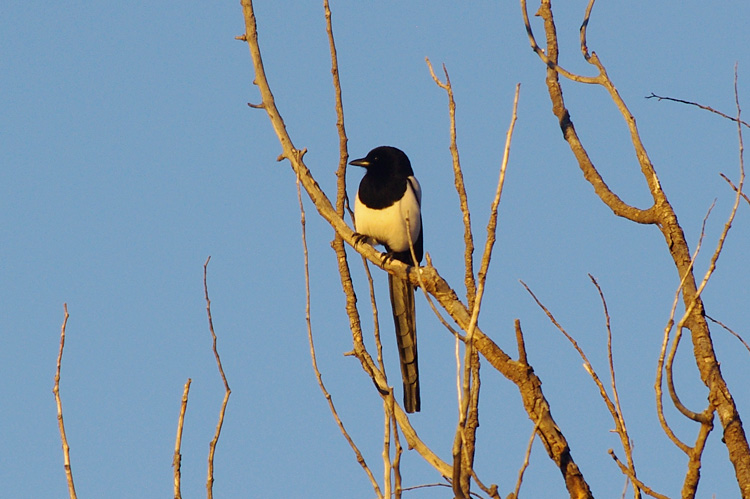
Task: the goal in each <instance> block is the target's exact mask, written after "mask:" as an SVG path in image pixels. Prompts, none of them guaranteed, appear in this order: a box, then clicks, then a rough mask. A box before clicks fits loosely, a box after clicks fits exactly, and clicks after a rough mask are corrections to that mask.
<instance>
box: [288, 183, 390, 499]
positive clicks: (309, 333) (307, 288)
mask: <svg viewBox="0 0 750 499" xmlns="http://www.w3.org/2000/svg"><path fill="white" fill-rule="evenodd" d="M297 200H298V201H299V211H300V225H301V227H302V251H303V255H304V263H305V322H306V323H307V341H308V343H309V344H310V359H311V361H312V367H313V371H315V378H316V379H317V380H318V386H319V387H320V391H322V392H323V396H324V397H325V399H326V401H327V402H328V408H329V409H330V411H331V414H332V415H333V419H334V420H336V424H337V425H338V427H339V430H340V431H341V433H342V435H344V438H345V439H346V441H347V442H348V443H349V446H350V447H351V448H352V450H353V451H354V454H355V456H356V458H357V462H358V463H359V465H360V466H361V467H362V469H363V470H364V472H365V474H366V475H367V477H368V478H369V479H370V483H371V484H372V487H373V489H374V490H375V494H377V496H378V497H379V498H381V499H382V498H383V493H382V492H381V490H380V486H379V485H378V481H377V480H376V479H375V476H374V475H373V474H372V471H371V470H370V468H369V466H367V463H366V462H365V458H364V457H363V456H362V453H361V452H360V451H359V447H357V444H355V443H354V440H352V437H351V436H350V435H349V432H347V431H346V428H345V427H344V423H343V422H342V421H341V418H340V417H339V414H338V411H337V410H336V407H335V406H334V404H333V398H332V397H331V394H330V393H328V390H327V389H326V387H325V384H324V383H323V376H322V375H321V374H320V370H319V369H318V361H317V358H316V355H315V343H314V342H313V333H312V321H311V318H310V266H309V260H308V254H307V232H306V229H305V223H306V222H305V207H304V205H303V204H302V190H301V188H300V181H299V177H297Z"/></svg>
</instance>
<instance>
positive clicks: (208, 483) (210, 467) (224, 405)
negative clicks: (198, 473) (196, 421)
mask: <svg viewBox="0 0 750 499" xmlns="http://www.w3.org/2000/svg"><path fill="white" fill-rule="evenodd" d="M210 260H211V257H210V256H209V257H208V258H206V263H204V264H203V294H204V296H205V298H206V314H207V315H208V329H209V330H210V331H211V342H212V349H213V352H214V358H215V359H216V367H217V368H218V369H219V374H220V375H221V381H222V382H223V383H224V400H223V401H222V403H221V410H219V421H218V422H217V423H216V431H215V432H214V438H213V439H212V440H211V443H210V444H209V446H208V478H207V480H206V491H207V492H208V499H212V498H213V496H214V492H213V488H214V453H215V452H216V444H217V443H218V442H219V436H220V435H221V428H222V426H224V414H225V413H226V411H227V403H228V402H229V396H230V395H231V394H232V390H231V389H230V388H229V382H227V377H226V375H225V374H224V367H223V366H222V365H221V358H220V357H219V351H218V350H217V349H216V333H215V332H214V321H213V318H212V317H211V299H210V298H209V297H208V279H207V274H208V270H207V269H208V262H209V261H210Z"/></svg>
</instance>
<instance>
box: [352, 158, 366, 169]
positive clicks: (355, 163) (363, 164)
mask: <svg viewBox="0 0 750 499" xmlns="http://www.w3.org/2000/svg"><path fill="white" fill-rule="evenodd" d="M349 164H350V165H352V166H361V167H364V168H367V167H368V166H370V162H369V161H367V158H360V159H355V160H353V161H349Z"/></svg>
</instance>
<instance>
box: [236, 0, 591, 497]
mask: <svg viewBox="0 0 750 499" xmlns="http://www.w3.org/2000/svg"><path fill="white" fill-rule="evenodd" d="M242 7H243V13H244V16H245V28H246V35H245V39H246V41H247V43H248V46H249V48H250V54H251V57H252V60H253V67H254V70H255V79H254V82H255V84H256V85H257V86H258V88H259V90H260V94H261V98H262V102H263V104H264V106H263V109H264V111H265V112H266V113H267V114H268V117H269V120H270V121H271V124H272V126H273V128H274V130H275V132H276V134H277V136H278V137H279V141H280V144H281V147H282V153H281V155H280V156H279V157H280V158H283V159H287V160H288V161H289V162H290V165H291V167H292V169H293V170H294V171H295V173H296V175H297V176H298V177H299V179H300V182H301V184H302V186H303V187H304V189H305V191H306V192H307V194H308V196H309V197H310V199H311V201H312V202H313V204H314V205H315V207H316V209H317V210H318V213H320V215H321V216H322V217H323V219H325V220H326V221H327V222H328V223H329V224H330V225H331V227H332V228H333V229H334V230H335V231H336V233H337V234H338V235H339V236H341V239H342V240H343V241H345V242H346V243H347V244H349V245H350V246H352V247H353V248H355V249H356V250H357V251H358V252H359V253H360V254H361V255H363V256H365V257H366V258H367V259H368V260H369V261H370V262H372V263H374V264H375V265H377V266H378V267H381V268H383V269H384V270H386V271H387V272H390V273H392V274H393V275H395V276H398V277H400V278H402V279H409V280H411V281H412V283H414V284H416V281H417V277H416V276H415V275H414V274H415V273H414V272H407V270H408V269H407V266H406V265H404V264H403V263H401V262H398V261H396V260H390V261H385V262H384V261H383V260H382V258H381V254H380V253H379V252H378V251H376V250H375V248H373V247H372V246H370V245H368V244H358V243H357V239H356V237H355V235H354V232H353V231H352V229H351V228H350V227H348V226H347V225H346V223H345V222H344V220H343V219H342V218H341V217H340V216H338V215H337V213H336V211H335V210H334V208H333V206H332V205H331V203H330V201H329V199H328V197H327V196H326V195H325V194H324V193H323V191H322V190H321V188H320V186H319V185H318V184H317V182H316V181H315V179H314V178H313V176H312V174H311V173H310V170H309V169H308V168H307V166H306V165H305V164H304V161H303V156H304V153H305V151H304V150H298V149H296V148H295V147H294V144H293V142H292V140H291V138H290V136H289V134H288V132H287V130H286V127H285V125H284V121H283V119H282V118H281V115H280V113H279V111H278V109H277V108H276V105H275V103H274V99H273V94H272V92H271V89H270V87H269V84H268V79H267V78H266V75H265V70H264V68H263V61H262V58H261V53H260V48H259V45H258V33H257V26H256V20H255V15H254V13H253V6H252V1H251V0H242ZM334 247H335V249H336V256H337V262H338V264H339V273H340V276H341V281H342V286H343V288H344V290H345V296H346V297H347V301H346V311H347V314H348V316H349V325H350V328H351V331H352V335H353V339H354V354H355V355H356V356H357V358H358V359H359V360H360V363H361V364H362V367H363V369H364V370H365V372H366V373H367V374H368V375H369V376H371V378H372V379H373V381H374V383H375V385H376V387H377V388H378V390H379V392H380V393H381V396H384V395H383V394H385V393H388V384H387V381H386V380H385V378H384V376H383V375H382V373H381V372H380V371H379V370H378V369H377V367H376V366H375V363H374V362H373V361H372V358H371V357H370V355H369V354H368V353H367V351H366V350H365V349H364V344H363V343H362V331H361V328H360V325H359V315H358V312H357V309H356V296H355V295H354V289H353V286H352V283H351V277H350V275H349V271H348V265H347V263H346V252H345V251H344V249H343V245H340V246H339V245H337V244H336V243H335V242H334ZM421 278H422V280H423V282H424V287H425V288H426V290H427V291H428V292H429V293H430V294H431V295H432V296H433V297H435V299H436V300H437V301H438V302H439V303H440V304H441V306H442V307H443V309H444V310H445V311H446V312H448V314H449V315H450V316H451V317H452V318H453V320H455V321H456V323H457V324H458V325H459V326H460V327H461V328H462V329H464V328H467V327H468V325H469V321H470V313H469V311H468V309H467V307H466V305H464V304H463V303H461V301H460V300H459V299H458V296H457V295H456V293H455V291H454V290H453V289H452V288H451V287H450V285H448V283H447V282H446V281H445V280H443V279H442V278H441V277H440V276H439V274H438V273H437V271H436V269H434V267H430V266H427V267H423V268H422V269H421ZM473 343H474V346H475V348H477V350H478V351H479V352H480V353H481V354H482V355H483V356H484V357H485V358H487V360H488V361H489V362H490V364H491V365H492V366H493V367H494V368H495V369H497V370H498V371H499V372H500V373H501V374H503V376H505V377H506V378H508V379H509V380H511V381H512V382H513V383H515V384H516V385H517V386H518V389H519V392H520V393H521V398H522V400H523V404H524V408H525V410H526V411H527V413H528V415H529V418H530V419H532V421H537V420H539V421H540V424H539V433H540V435H541V437H542V442H543V444H544V446H545V449H546V450H547V452H548V454H549V456H550V458H551V459H553V460H554V462H555V463H556V465H557V466H558V467H559V468H560V471H561V472H562V474H563V477H564V479H565V482H566V487H567V488H568V490H569V491H570V492H571V495H575V496H578V497H590V496H591V492H590V490H589V487H588V484H587V483H586V482H585V480H584V479H583V475H582V474H581V472H580V470H579V469H578V466H577V465H576V464H575V462H574V460H573V459H572V456H571V454H570V448H569V447H568V444H567V441H566V439H565V437H564V436H563V434H562V432H561V431H560V429H559V428H558V427H557V425H556V424H555V422H554V419H553V418H552V416H551V414H550V409H549V404H548V403H547V401H546V399H545V398H544V395H543V392H542V389H541V381H540V380H539V378H538V377H537V376H536V375H535V374H534V373H533V370H532V369H530V366H528V365H522V364H520V363H518V362H516V361H514V360H513V359H511V358H510V357H509V356H508V355H507V354H506V353H505V352H503V351H502V349H500V348H499V347H498V346H497V344H495V343H494V342H493V341H492V340H491V339H490V338H489V337H487V336H486V335H485V334H484V333H483V332H482V331H481V330H480V329H479V328H478V327H477V328H476V329H475V331H474V340H473ZM394 407H395V412H396V418H397V420H398V421H399V425H400V426H401V428H402V431H403V432H404V436H405V437H406V438H407V441H408V442H409V445H410V446H412V447H414V448H415V449H417V450H418V451H419V453H420V454H421V455H422V456H423V457H424V458H425V459H426V460H427V461H428V462H430V463H431V464H432V465H433V466H435V467H436V469H438V470H439V471H440V472H441V473H443V472H444V471H447V470H449V469H450V468H449V467H448V466H447V465H445V463H443V462H442V461H441V460H440V459H439V458H437V456H435V455H434V453H432V451H430V450H429V449H428V448H427V447H426V446H424V445H423V444H422V443H421V441H419V440H418V438H417V437H416V433H415V432H414V431H413V428H411V425H410V424H409V423H408V418H406V416H405V414H404V413H403V411H402V410H401V409H400V407H399V406H398V405H397V404H396V405H395V406H394ZM445 476H450V475H449V474H446V475H445Z"/></svg>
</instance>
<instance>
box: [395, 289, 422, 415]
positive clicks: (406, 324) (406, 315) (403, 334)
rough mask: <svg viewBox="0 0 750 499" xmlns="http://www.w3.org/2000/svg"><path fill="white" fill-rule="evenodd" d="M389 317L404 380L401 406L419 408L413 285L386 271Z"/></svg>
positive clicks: (413, 409) (410, 409) (410, 410)
mask: <svg viewBox="0 0 750 499" xmlns="http://www.w3.org/2000/svg"><path fill="white" fill-rule="evenodd" d="M388 288H389V289H390V292H391V306H392V308H393V321H394V323H395V325H396V341H397V342H398V355H399V358H400V360H401V378H402V380H403V382H404V409H405V410H406V412H419V409H420V405H421V403H420V399H419V364H418V363H417V323H416V314H415V309H414V286H412V285H411V283H410V282H409V281H404V280H402V279H399V278H398V277H394V276H392V275H390V274H388Z"/></svg>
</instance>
